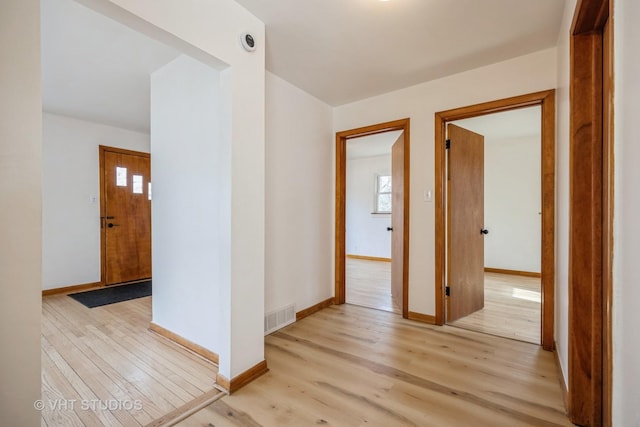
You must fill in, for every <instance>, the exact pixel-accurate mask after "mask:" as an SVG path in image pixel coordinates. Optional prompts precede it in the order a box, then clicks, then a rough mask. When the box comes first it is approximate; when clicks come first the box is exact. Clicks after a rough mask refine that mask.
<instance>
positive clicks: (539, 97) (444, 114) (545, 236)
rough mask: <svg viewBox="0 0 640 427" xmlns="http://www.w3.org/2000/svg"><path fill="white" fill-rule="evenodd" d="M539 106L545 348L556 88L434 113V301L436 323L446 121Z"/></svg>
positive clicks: (547, 345)
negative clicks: (540, 122)
mask: <svg viewBox="0 0 640 427" xmlns="http://www.w3.org/2000/svg"><path fill="white" fill-rule="evenodd" d="M536 105H539V106H540V107H541V121H542V135H541V142H542V144H541V145H542V147H541V151H542V155H541V176H542V231H541V240H542V251H541V252H542V257H541V264H542V273H541V274H542V277H541V281H542V286H541V293H542V310H541V338H542V339H541V341H542V343H541V344H542V347H543V348H544V349H545V350H548V351H551V350H553V348H554V345H555V341H554V326H555V324H554V314H555V313H554V310H555V303H554V299H555V290H554V289H555V284H554V281H555V89H551V90H546V91H541V92H535V93H530V94H525V95H520V96H514V97H511V98H505V99H500V100H497V101H490V102H485V103H481V104H476V105H471V106H468V107H461V108H456V109H452V110H447V111H441V112H438V113H436V114H435V117H434V118H435V144H434V145H435V179H436V182H435V198H434V202H435V294H436V297H435V302H436V315H435V319H436V324H437V325H444V323H445V292H444V288H445V275H446V273H445V265H446V250H445V248H446V242H445V230H446V227H445V224H446V188H445V185H446V177H445V172H446V167H445V161H446V153H445V135H446V129H445V126H446V124H447V123H448V122H451V121H455V120H461V119H466V118H470V117H477V116H482V115H486V114H492V113H497V112H502V111H511V110H515V109H518V108H524V107H531V106H536Z"/></svg>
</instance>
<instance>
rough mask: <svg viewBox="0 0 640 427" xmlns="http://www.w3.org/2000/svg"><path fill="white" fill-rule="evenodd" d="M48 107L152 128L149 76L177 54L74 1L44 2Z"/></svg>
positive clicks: (129, 126)
mask: <svg viewBox="0 0 640 427" xmlns="http://www.w3.org/2000/svg"><path fill="white" fill-rule="evenodd" d="M41 5H42V6H41V7H42V13H41V15H42V18H41V22H42V24H41V25H42V33H41V38H42V104H43V109H44V110H45V111H49V112H52V113H57V114H63V115H68V116H73V117H77V118H80V119H83V120H89V121H96V122H100V123H105V124H108V125H113V126H118V127H122V128H125V129H132V130H136V131H140V132H149V96H150V87H149V86H150V81H149V79H150V74H151V73H152V72H153V71H155V70H156V69H158V68H160V67H161V66H163V65H165V64H166V63H168V62H170V61H172V60H173V59H175V58H176V57H177V56H178V55H179V52H178V51H177V50H175V49H172V48H170V47H168V46H166V45H164V44H162V43H159V42H156V41H155V40H152V39H150V38H148V37H147V36H144V35H142V34H140V33H138V32H136V31H133V30H131V29H129V28H128V27H125V26H124V25H122V24H120V23H117V22H115V21H113V20H111V19H109V18H106V17H104V16H103V15H100V14H98V13H96V12H94V11H92V10H90V9H88V8H86V7H85V6H82V5H80V4H78V3H76V2H75V1H73V0H41Z"/></svg>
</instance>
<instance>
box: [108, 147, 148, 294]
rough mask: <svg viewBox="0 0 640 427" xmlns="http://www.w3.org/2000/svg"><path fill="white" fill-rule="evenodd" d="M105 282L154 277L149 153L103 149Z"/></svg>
mask: <svg viewBox="0 0 640 427" xmlns="http://www.w3.org/2000/svg"><path fill="white" fill-rule="evenodd" d="M102 162H103V177H102V182H103V189H102V191H103V194H102V201H103V206H102V238H103V257H102V260H103V281H104V284H105V285H113V284H116V283H124V282H130V281H134V280H142V279H148V278H150V277H151V201H150V195H149V182H150V179H151V161H150V157H149V155H148V154H147V153H136V152H124V151H108V149H104V150H102Z"/></svg>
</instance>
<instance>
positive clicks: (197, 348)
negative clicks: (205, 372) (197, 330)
mask: <svg viewBox="0 0 640 427" xmlns="http://www.w3.org/2000/svg"><path fill="white" fill-rule="evenodd" d="M149 330H150V331H153V332H155V333H156V334H158V335H161V336H163V337H164V338H166V339H168V340H170V341H173V342H174V343H176V344H178V345H180V346H182V347H184V348H186V349H187V350H189V351H192V352H193V353H195V354H197V355H198V356H200V357H202V358H204V359H206V360H208V361H209V362H212V363H214V364H215V365H216V366H217V365H218V362H219V359H220V357H219V356H218V354H217V353H215V352H213V351H211V350H208V349H206V348H204V347H202V346H201V345H199V344H196V343H194V342H192V341H189V340H188V339H186V338H184V337H182V336H180V335H178V334H176V333H174V332H171V331H170V330H168V329H166V328H163V327H162V326H160V325H158V324H157V323H154V322H151V323H149Z"/></svg>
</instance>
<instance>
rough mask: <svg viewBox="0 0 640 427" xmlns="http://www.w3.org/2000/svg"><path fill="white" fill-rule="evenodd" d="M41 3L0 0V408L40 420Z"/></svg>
mask: <svg viewBox="0 0 640 427" xmlns="http://www.w3.org/2000/svg"><path fill="white" fill-rule="evenodd" d="M39 8H40V2H39V1H38V0H3V1H2V2H0V58H2V60H0V117H1V118H2V119H1V120H2V121H1V124H0V200H2V202H0V242H2V243H1V244H0V342H1V343H2V344H1V345H0V361H2V363H0V414H2V415H1V418H2V423H3V424H4V425H13V426H35V425H40V413H39V412H38V411H36V410H35V409H34V408H33V402H34V401H35V400H36V399H40V318H41V314H42V307H41V297H40V295H41V286H42V285H41V279H42V269H41V257H42V244H41V239H42V226H41V214H42V206H41V203H42V173H41V152H42V145H41V143H42V139H41V130H42V126H41V125H42V113H41V111H42V105H41V87H40V14H39Z"/></svg>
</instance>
